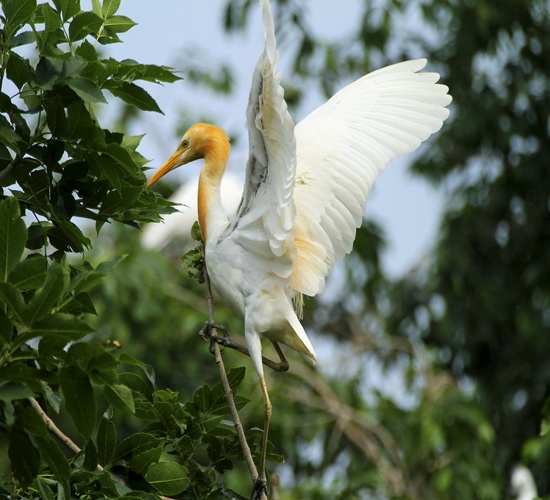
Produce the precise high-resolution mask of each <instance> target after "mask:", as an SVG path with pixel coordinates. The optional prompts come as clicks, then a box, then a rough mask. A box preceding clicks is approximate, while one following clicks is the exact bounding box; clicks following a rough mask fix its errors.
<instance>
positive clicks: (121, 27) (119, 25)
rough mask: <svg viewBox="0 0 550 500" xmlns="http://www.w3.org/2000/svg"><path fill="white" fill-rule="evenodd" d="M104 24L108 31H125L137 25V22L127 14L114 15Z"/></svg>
mask: <svg viewBox="0 0 550 500" xmlns="http://www.w3.org/2000/svg"><path fill="white" fill-rule="evenodd" d="M104 26H105V28H106V29H107V30H108V33H111V32H112V33H125V32H126V31H128V30H129V29H131V28H133V27H134V26H136V23H135V22H134V21H132V20H131V19H130V18H128V17H126V16H113V17H110V18H109V19H106V20H105V23H104Z"/></svg>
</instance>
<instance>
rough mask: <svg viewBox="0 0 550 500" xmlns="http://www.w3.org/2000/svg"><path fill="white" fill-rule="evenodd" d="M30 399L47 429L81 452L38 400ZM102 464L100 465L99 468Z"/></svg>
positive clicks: (72, 449)
mask: <svg viewBox="0 0 550 500" xmlns="http://www.w3.org/2000/svg"><path fill="white" fill-rule="evenodd" d="M29 401H30V403H31V406H32V407H33V408H34V409H35V410H36V413H38V414H39V415H40V417H41V418H42V420H43V421H44V423H45V424H46V427H47V429H48V430H49V431H50V432H51V433H52V434H54V435H55V436H56V437H58V438H59V440H60V441H61V442H62V443H63V444H64V445H65V446H66V447H67V448H69V450H71V451H72V452H73V453H75V454H76V453H80V452H81V451H82V450H81V449H80V448H79V447H78V446H77V445H76V444H75V442H74V441H73V440H72V439H71V438H70V437H69V436H66V435H65V434H63V432H61V429H59V427H57V425H55V423H54V421H53V420H52V419H51V418H50V417H48V415H46V412H45V411H44V410H43V409H42V407H41V406H40V405H39V404H38V401H37V400H36V399H34V398H29ZM100 467H101V466H100V465H98V469H99V468H100ZM100 470H103V467H101V469H100Z"/></svg>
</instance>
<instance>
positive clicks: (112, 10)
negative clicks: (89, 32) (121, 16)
mask: <svg viewBox="0 0 550 500" xmlns="http://www.w3.org/2000/svg"><path fill="white" fill-rule="evenodd" d="M119 8H120V0H103V9H102V10H103V18H104V19H108V18H109V17H111V16H114V15H115V14H116V12H117V11H118V9H119Z"/></svg>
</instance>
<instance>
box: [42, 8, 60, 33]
mask: <svg viewBox="0 0 550 500" xmlns="http://www.w3.org/2000/svg"><path fill="white" fill-rule="evenodd" d="M42 15H43V16H44V23H45V24H46V29H47V30H48V31H52V32H55V31H56V30H58V29H59V28H61V26H62V24H63V23H62V21H61V17H60V15H59V13H58V12H57V11H55V10H54V9H52V7H51V6H50V5H48V4H47V3H44V4H42Z"/></svg>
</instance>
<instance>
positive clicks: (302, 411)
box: [0, 0, 550, 500]
mask: <svg viewBox="0 0 550 500" xmlns="http://www.w3.org/2000/svg"><path fill="white" fill-rule="evenodd" d="M272 3H273V8H274V14H275V23H276V26H278V36H281V37H282V38H283V39H285V40H286V43H287V45H288V47H289V49H291V50H293V51H294V53H295V58H294V61H293V71H292V73H291V74H285V75H284V76H283V83H284V84H285V86H286V87H287V88H288V89H289V92H288V93H287V95H288V98H289V101H290V102H291V104H292V105H293V106H299V105H300V103H301V98H303V97H304V96H305V95H307V92H308V91H309V89H311V88H312V86H313V85H317V86H318V88H319V89H321V90H322V91H323V92H325V93H326V94H327V95H330V94H332V93H333V92H334V91H335V90H337V88H338V86H339V85H340V84H341V83H342V82H345V81H349V80H350V79H352V78H354V77H359V76H361V75H362V74H364V73H366V72H368V71H370V70H372V69H375V68H377V67H379V66H382V65H384V64H386V63H390V62H395V61H398V60H403V59H407V58H413V57H427V58H428V60H429V61H430V65H431V66H432V67H433V68H435V69H436V70H437V71H439V72H440V73H441V74H442V78H443V82H444V83H445V84H447V85H448V86H449V87H450V93H451V94H452V95H453V97H454V102H453V105H452V110H451V118H450V121H449V122H448V123H447V124H446V125H445V127H444V129H443V130H442V132H441V133H440V134H438V135H437V136H436V137H434V139H433V140H432V141H431V142H430V144H429V145H428V147H426V148H424V149H423V150H422V152H421V153H422V154H420V155H418V156H416V157H415V160H414V163H413V165H412V166H411V168H412V171H413V172H415V173H416V174H417V175H418V176H420V177H422V178H425V179H426V180H427V182H431V183H434V184H437V185H440V186H443V187H444V188H445V192H446V193H447V198H448V201H447V203H446V206H445V212H444V215H443V218H442V220H441V224H440V231H439V234H438V239H437V241H436V242H435V243H434V247H433V250H432V252H431V253H430V255H429V257H428V258H427V259H424V260H423V261H421V262H419V263H418V265H417V266H415V267H414V268H413V269H411V271H410V272H409V273H407V274H406V275H404V276H403V277H401V278H399V279H390V278H389V277H388V276H386V275H385V272H384V269H383V267H382V266H381V256H382V255H383V252H384V251H385V246H384V233H383V230H382V229H381V228H380V227H378V226H377V224H376V223H375V222H374V221H372V220H368V219H367V220H365V223H364V225H363V228H361V229H360V231H359V232H358V236H357V240H356V243H355V249H354V252H353V253H352V255H351V256H350V257H349V258H347V260H346V261H345V265H344V270H343V272H344V273H345V277H346V279H345V283H344V285H343V286H342V287H341V288H340V289H339V290H338V292H337V293H336V294H335V295H336V296H335V297H334V298H333V299H331V301H330V303H327V302H326V301H324V302H317V301H315V300H311V301H308V303H307V304H306V317H305V319H304V324H305V326H306V329H307V330H308V332H313V334H314V335H315V340H316V341H317V342H318V343H319V344H321V345H323V346H324V347H326V348H327V349H330V350H331V352H332V353H333V356H334V363H333V364H332V365H330V366H326V367H317V368H314V367H311V366H309V365H308V364H306V363H304V362H303V361H302V360H301V359H300V358H298V357H291V370H290V372H289V373H287V374H283V375H280V374H274V375H269V377H270V379H269V384H270V387H271V389H270V394H271V396H272V402H273V406H274V413H273V420H272V429H271V433H270V440H271V441H272V448H271V454H270V460H271V462H270V470H271V472H275V473H277V474H279V476H280V478H281V480H280V486H279V488H278V490H279V491H278V493H279V494H280V497H281V498H288V499H292V498H319V499H320V498H346V499H348V498H388V499H390V498H391V499H417V498H423V499H438V498H446V499H451V500H452V499H457V500H458V499H464V498H471V499H480V500H490V499H495V500H496V499H502V498H506V497H507V496H509V494H510V493H511V489H510V474H511V470H512V467H513V466H514V465H515V464H517V463H523V464H525V465H527V466H528V467H529V468H530V470H531V471H532V473H533V475H534V477H535V479H536V483H537V487H538V494H539V497H540V498H550V479H549V475H548V472H547V471H548V467H549V461H550V442H549V438H548V428H549V427H548V420H547V419H550V410H549V408H550V404H549V403H548V401H550V400H549V399H548V398H549V395H550V394H549V386H550V368H549V366H550V365H549V364H548V363H547V357H548V352H549V350H550V345H549V342H550V340H548V335H547V332H548V331H549V324H550V281H549V280H550V270H549V269H548V266H549V262H550V258H549V257H550V256H549V255H547V254H548V248H549V247H548V244H547V243H548V242H549V241H550V239H549V229H548V228H549V227H550V224H549V222H550V220H549V219H550V214H549V212H550V198H549V193H550V181H549V180H548V175H547V164H548V159H549V158H550V152H549V143H550V141H549V135H550V131H549V123H548V116H550V109H549V106H550V104H549V103H550V99H548V97H549V96H548V92H550V90H549V89H550V81H549V78H550V77H549V72H548V57H547V54H548V53H550V37H548V32H549V30H550V9H549V8H548V4H547V2H546V1H543V0H526V1H525V0H524V1H514V0H505V1H503V2H500V3H499V4H495V3H494V2H489V1H488V0H481V1H477V2H466V1H463V2H461V1H454V2H448V3H445V4H443V3H441V2H435V1H426V2H419V1H418V2H417V1H412V2H411V1H404V0H383V1H381V2H370V1H366V2H364V3H363V4H362V6H361V9H362V13H361V16H359V17H358V18H357V26H356V29H355V30H354V32H353V33H351V34H350V36H349V38H347V39H342V40H337V41H334V42H330V43H329V42H326V41H325V40H324V39H322V38H320V37H319V35H315V34H314V33H313V30H311V28H310V25H309V23H308V14H309V9H313V8H314V5H313V4H314V2H312V1H307V0H278V1H276V2H272ZM1 5H2V13H1V14H2V15H1V18H0V21H1V23H2V24H1V32H0V43H1V45H0V57H1V68H0V189H1V191H0V480H1V484H0V495H3V496H5V497H6V498H8V497H10V496H11V497H13V498H16V497H23V498H33V499H35V498H36V499H38V498H40V499H50V498H87V499H91V498H123V497H124V498H142V499H145V498H158V495H164V496H167V497H172V498H201V499H202V498H246V495H248V492H249V481H248V479H247V478H246V467H245V464H244V457H243V453H242V450H241V448H240V447H239V445H238V441H237V437H236V433H235V428H234V426H233V424H232V423H231V421H230V413H229V411H228V406H227V402H226V401H225V399H224V397H223V390H222V385H221V383H220V382H219V380H218V376H217V369H216V367H215V364H214V360H213V358H212V356H211V355H210V354H209V353H208V344H205V343H203V342H202V341H200V338H199V337H198V336H197V333H198V331H199V330H200V327H201V325H202V323H203V322H204V321H205V319H206V302H205V298H204V297H205V295H204V289H203V286H202V285H201V284H199V283H198V282H197V281H196V280H195V279H194V278H192V277H190V276H189V272H188V270H187V269H185V268H183V267H182V264H181V261H180V259H179V255H178V254H176V257H175V258H174V257H173V255H172V256H171V255H169V254H168V255H167V254H162V253H160V252H157V251H155V252H151V251H147V250H145V249H143V248H141V245H140V240H139V237H140V233H139V231H138V229H136V228H137V227H139V226H140V225H142V224H144V223H149V222H156V221H159V220H160V217H161V215H162V214H166V213H169V212H170V211H172V210H173V208H172V204H171V203H170V202H168V201H166V200H165V198H163V197H161V196H160V195H159V194H157V193H156V192H155V191H152V190H147V189H145V174H144V172H145V169H146V164H147V162H146V160H145V159H144V158H143V156H142V155H141V154H140V153H139V143H140V137H131V136H128V135H125V134H123V133H120V132H114V131H113V130H110V129H109V128H106V127H105V126H102V125H100V122H101V121H102V106H103V104H104V103H105V102H107V100H109V101H110V102H113V100H114V99H116V100H117V102H119V103H122V104H123V105H124V106H126V107H127V109H129V110H131V112H130V113H127V114H126V115H125V117H126V119H127V120H136V121H137V123H139V119H140V116H141V115H142V114H143V113H144V112H153V113H154V112H160V111H161V110H160V109H159V107H158V105H157V104H156V103H155V101H154V100H153V99H152V98H151V96H150V95H149V93H148V92H147V90H146V89H147V85H150V84H158V83H163V84H170V83H173V82H176V81H177V80H178V79H179V78H180V75H181V73H180V72H175V71H174V70H173V69H171V68H167V67H163V66H157V65H150V64H147V65H146V64H141V63H139V62H137V61H133V60H128V59H125V60H121V61H119V60H115V59H114V58H112V57H106V56H105V55H104V50H103V49H104V47H106V46H107V45H109V44H113V43H120V41H121V39H122V40H123V37H124V33H125V32H126V31H127V30H129V29H139V27H135V28H134V25H135V23H134V22H133V21H132V20H131V19H129V18H128V17H126V16H124V13H123V8H124V4H123V5H122V6H121V2H120V0H104V1H103V2H101V1H99V0H93V1H92V2H91V10H85V9H86V8H87V7H86V6H85V5H84V2H82V5H81V2H80V1H79V0H52V1H51V2H45V3H41V4H38V3H37V1H36V0H2V2H1ZM254 5H255V2H254V1H253V0H227V1H226V7H225V21H224V22H225V26H224V27H225V29H226V30H229V31H234V30H239V29H244V27H245V26H246V25H247V23H250V22H253V23H256V21H255V19H256V17H254V16H251V14H252V13H253V14H256V13H257V11H256V10H255V8H254ZM159 8H162V6H159ZM410 20H414V22H415V26H414V28H413V27H410ZM406 21H409V23H408V24H407V22H406ZM260 50H261V47H259V48H258V51H260ZM184 66H185V67H184V68H183V76H184V77H187V78H190V79H192V80H194V81H196V82H197V83H198V84H199V85H203V86H210V87H212V88H213V91H223V92H226V91H228V90H230V87H231V85H230V84H229V82H231V74H230V68H224V69H223V71H221V72H219V71H214V70H213V71H212V72H210V73H209V72H204V70H197V69H196V68H194V67H193V66H192V64H191V62H190V63H189V64H188V65H186V64H184ZM285 80H286V81H285ZM241 90H242V89H239V91H241ZM189 98H190V97H189ZM182 99H183V103H185V96H183V97H182ZM243 112H244V110H243ZM212 118H213V119H215V116H214V117H212ZM160 189H161V192H163V193H164V194H166V195H167V194H169V193H170V192H171V191H172V190H173V187H172V186H170V185H168V184H164V185H161V186H160ZM186 262H187V264H186V265H188V262H189V261H188V260H187V261H186ZM160 283H162V287H160V286H159V284H160ZM215 310H216V321H217V322H219V323H223V324H225V325H226V326H227V327H228V328H229V330H230V331H231V332H236V333H237V334H238V332H242V323H241V321H240V320H239V319H238V318H235V317H234V316H233V314H232V313H231V312H230V311H229V310H228V309H227V308H225V307H224V306H223V304H216V309H215ZM224 359H225V361H226V363H227V365H228V374H229V382H230V384H231V387H232V389H233V391H234V393H235V394H236V396H235V402H236V404H237V407H238V408H239V412H240V414H241V419H242V422H243V426H244V428H245V430H246V436H247V438H248V441H249V443H250V445H251V449H252V454H253V456H256V455H257V453H258V451H259V446H260V443H261V431H260V430H259V429H257V428H256V426H257V425H258V424H259V423H260V422H262V401H261V397H260V393H259V391H258V389H257V386H256V384H255V377H254V375H253V373H252V370H248V369H247V368H248V366H249V363H248V360H246V359H241V358H239V357H238V356H237V354H234V353H232V352H226V353H224ZM245 367H246V369H245ZM245 395H246V397H245ZM53 421H55V426H56V428H58V429H60V432H59V433H56V432H54V433H52V432H51V430H52V424H53ZM283 457H284V463H280V462H281V461H282V460H283Z"/></svg>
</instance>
